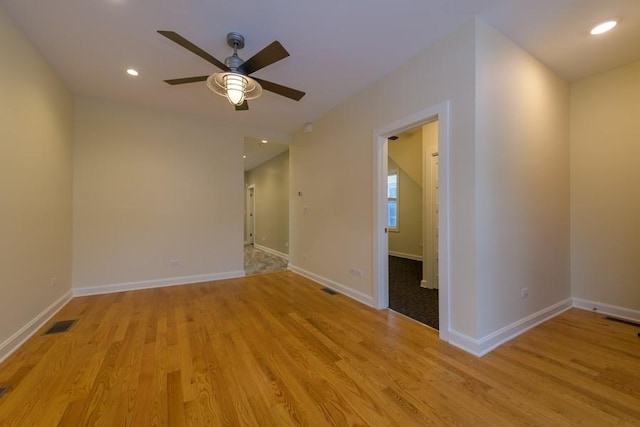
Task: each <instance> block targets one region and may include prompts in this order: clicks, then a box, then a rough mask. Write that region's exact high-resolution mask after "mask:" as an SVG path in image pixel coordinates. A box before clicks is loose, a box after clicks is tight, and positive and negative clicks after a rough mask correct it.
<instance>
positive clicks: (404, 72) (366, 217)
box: [290, 22, 476, 335]
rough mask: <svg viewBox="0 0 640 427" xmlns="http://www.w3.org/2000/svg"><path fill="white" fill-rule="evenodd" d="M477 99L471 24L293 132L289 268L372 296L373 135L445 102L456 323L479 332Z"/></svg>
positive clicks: (464, 329)
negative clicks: (354, 271) (309, 126)
mask: <svg viewBox="0 0 640 427" xmlns="http://www.w3.org/2000/svg"><path fill="white" fill-rule="evenodd" d="M407 82H410V84H408V83H407ZM474 97H475V24H474V23H473V22H470V23H469V24H468V25H465V26H463V27H461V28H460V29H459V30H457V31H456V32H455V33H453V34H450V35H449V36H447V37H445V38H444V39H442V40H440V41H439V42H437V43H436V44H434V45H432V46H431V47H429V48H428V49H427V50H426V51H425V52H423V53H421V54H419V55H418V56H416V57H414V58H413V59H411V60H410V61H408V62H407V63H405V64H403V65H401V66H400V67H399V68H398V69H397V70H395V71H394V72H393V73H391V74H389V75H387V76H386V77H384V78H382V79H381V80H379V81H377V82H376V83H374V84H373V85H371V86H370V87H368V88H367V89H366V90H365V91H363V92H362V93H360V94H359V95H356V96H355V97H353V98H351V99H350V100H348V101H347V102H346V103H344V104H342V105H340V106H338V107H336V108H335V109H333V110H331V111H330V112H329V113H327V114H326V115H325V116H323V117H321V118H318V119H317V120H315V121H314V126H313V129H314V130H313V132H312V133H308V134H304V133H299V134H297V135H295V137H294V143H293V145H292V147H291V200H292V204H291V233H290V237H291V242H290V248H291V252H290V263H291V264H292V265H293V266H295V267H298V268H300V269H303V270H305V271H308V272H312V273H314V274H316V275H319V276H321V277H324V278H326V279H329V280H332V281H334V282H337V283H340V284H341V285H343V286H345V287H347V288H349V289H351V290H352V291H353V292H357V293H359V294H361V295H364V296H369V297H371V298H373V278H372V275H373V257H374V254H373V237H372V229H373V200H372V196H373V176H374V173H373V148H374V141H373V137H372V134H373V131H374V130H375V129H377V128H380V127H382V126H386V125H388V124H390V123H393V122H395V121H397V120H399V119H401V118H404V117H407V116H409V115H411V114H414V113H415V112H417V111H421V110H424V109H427V108H430V107H432V106H434V105H437V104H440V103H442V102H444V101H446V100H449V101H450V109H451V131H450V132H451V133H450V140H451V162H452V171H451V191H452V193H453V194H454V195H455V197H453V198H452V200H451V204H452V206H451V207H452V211H451V258H452V259H451V264H452V266H454V268H453V269H452V272H451V295H452V318H451V325H452V327H453V328H454V329H456V330H458V331H461V332H462V333H466V334H469V335H475V319H476V304H475V302H476V301H475V283H474V282H475V247H476V245H475V235H474V232H473V231H474V217H475V216H474V210H475V209H474V204H475V201H474V200H475V199H474V193H475V189H474V176H475V153H474V152H475V148H474V129H475V118H474V111H475V110H474V108H475V101H474ZM298 192H301V193H302V196H301V197H298V195H297V193H298ZM305 208H306V211H305ZM351 268H355V269H359V270H361V271H362V272H363V275H362V277H359V276H357V275H353V274H350V269H351Z"/></svg>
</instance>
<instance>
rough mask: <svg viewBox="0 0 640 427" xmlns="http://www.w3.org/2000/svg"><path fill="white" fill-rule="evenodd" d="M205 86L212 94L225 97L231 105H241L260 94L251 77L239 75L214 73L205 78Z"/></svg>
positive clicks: (260, 90) (258, 87)
mask: <svg viewBox="0 0 640 427" xmlns="http://www.w3.org/2000/svg"><path fill="white" fill-rule="evenodd" d="M207 86H208V87H209V89H211V90H212V91H213V92H215V93H217V94H218V95H220V96H224V97H226V98H227V99H228V100H229V102H230V103H231V104H233V105H242V103H243V102H244V101H245V100H247V99H254V98H257V97H259V96H260V95H261V94H262V87H261V86H260V85H259V84H258V82H256V81H255V80H253V79H252V78H251V77H248V76H244V75H242V74H239V73H233V72H228V73H214V74H211V75H210V76H209V77H208V78H207Z"/></svg>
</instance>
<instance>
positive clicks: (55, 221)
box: [0, 8, 73, 359]
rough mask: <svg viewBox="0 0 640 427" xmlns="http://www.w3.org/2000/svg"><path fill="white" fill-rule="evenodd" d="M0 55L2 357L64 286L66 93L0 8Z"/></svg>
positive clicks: (68, 160) (68, 157)
mask: <svg viewBox="0 0 640 427" xmlns="http://www.w3.org/2000/svg"><path fill="white" fill-rule="evenodd" d="M0 57H1V58H2V59H1V62H2V65H1V66H0V194H1V195H2V196H1V197H0V236H1V237H0V313H2V316H1V318H2V321H0V359H1V358H2V356H3V355H4V352H3V350H4V344H7V345H9V344H11V343H9V342H8V341H7V340H8V339H9V338H10V337H11V336H12V335H13V334H15V333H16V332H18V331H19V330H20V329H21V328H23V327H25V326H26V325H27V324H28V323H29V322H31V321H32V320H33V319H34V318H36V316H37V315H39V314H40V313H42V312H43V311H44V310H45V309H46V308H47V307H48V306H50V305H51V304H52V303H53V302H54V301H56V300H58V299H59V298H60V297H62V296H63V295H64V294H65V293H67V292H68V291H69V290H70V288H71V179H72V141H73V138H72V136H73V135H72V124H73V117H72V114H73V98H72V96H71V94H70V92H69V91H68V90H67V89H66V87H65V86H64V85H63V84H62V82H61V81H60V80H59V79H58V78H57V76H56V75H55V73H54V72H53V70H52V69H51V67H50V66H49V65H48V64H47V62H46V61H45V60H44V59H43V58H42V57H41V56H40V55H39V54H38V52H37V51H36V50H35V48H34V47H33V46H32V45H31V44H30V43H29V42H28V41H27V40H26V39H25V38H24V37H23V36H22V35H21V34H20V33H19V32H18V30H17V29H16V28H15V27H14V25H13V24H12V23H11V21H10V20H9V19H8V17H7V16H6V14H5V13H4V11H3V10H2V9H1V8H0ZM53 277H55V278H56V279H57V284H56V285H55V286H53V287H51V286H50V283H51V279H52V278H53Z"/></svg>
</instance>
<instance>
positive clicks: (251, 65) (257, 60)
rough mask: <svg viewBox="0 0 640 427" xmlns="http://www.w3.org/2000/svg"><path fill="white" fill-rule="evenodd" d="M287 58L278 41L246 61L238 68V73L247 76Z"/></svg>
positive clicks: (287, 53)
mask: <svg viewBox="0 0 640 427" xmlns="http://www.w3.org/2000/svg"><path fill="white" fill-rule="evenodd" d="M287 56H289V52H287V50H286V49H285V48H284V47H283V46H282V45H281V44H280V42H279V41H275V42H273V43H271V44H270V45H269V46H267V47H265V48H264V49H262V50H261V51H260V52H258V53H256V54H255V55H253V56H252V57H251V58H249V59H247V60H246V61H245V62H244V63H243V64H242V65H240V66H239V67H238V72H240V73H241V74H245V75H247V76H248V75H249V74H251V73H255V72H256V71H258V70H260V69H262V68H264V67H266V66H267V65H271V64H273V63H274V62H278V61H280V60H281V59H284V58H286V57H287Z"/></svg>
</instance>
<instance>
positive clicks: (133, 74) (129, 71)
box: [127, 68, 140, 77]
mask: <svg viewBox="0 0 640 427" xmlns="http://www.w3.org/2000/svg"><path fill="white" fill-rule="evenodd" d="M127 74H129V75H130V76H133V77H137V76H138V75H139V74H140V73H138V71H137V70H134V69H133V68H129V69H128V70H127Z"/></svg>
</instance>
